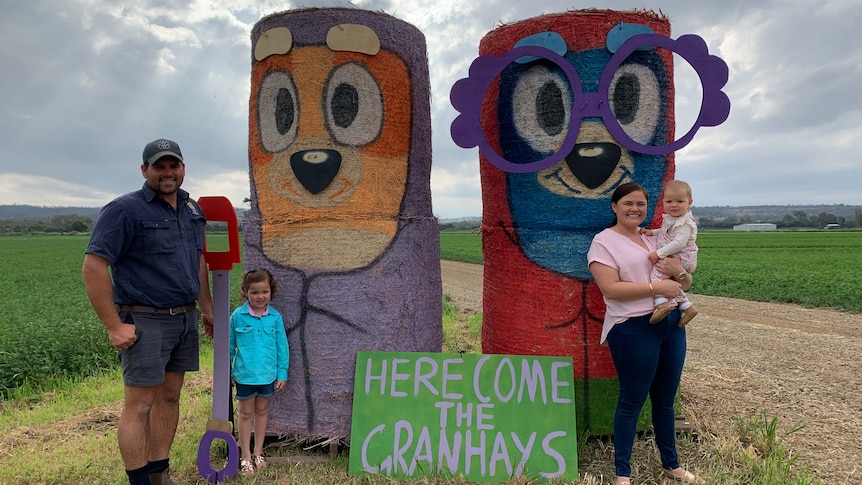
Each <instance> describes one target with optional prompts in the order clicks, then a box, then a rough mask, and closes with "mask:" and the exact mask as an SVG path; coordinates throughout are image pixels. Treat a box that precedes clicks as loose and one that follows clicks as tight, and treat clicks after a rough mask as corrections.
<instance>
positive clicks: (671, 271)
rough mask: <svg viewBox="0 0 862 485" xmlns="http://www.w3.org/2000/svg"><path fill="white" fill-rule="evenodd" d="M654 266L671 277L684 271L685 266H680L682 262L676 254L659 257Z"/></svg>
mask: <svg viewBox="0 0 862 485" xmlns="http://www.w3.org/2000/svg"><path fill="white" fill-rule="evenodd" d="M656 267H657V268H658V270H659V271H661V272H662V273H664V274H666V275H667V276H670V277H671V278H673V277H674V276H676V275H678V274H680V273H682V272H683V271H685V268H683V267H682V262H681V261H680V260H679V258H678V257H677V256H676V255H673V254H672V255H670V256H668V257H666V258H662V259H660V260H659V261H658V262H657V263H656Z"/></svg>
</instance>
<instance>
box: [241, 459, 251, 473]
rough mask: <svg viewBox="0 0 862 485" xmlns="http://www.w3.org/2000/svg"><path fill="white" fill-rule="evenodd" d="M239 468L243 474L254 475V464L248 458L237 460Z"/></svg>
mask: <svg viewBox="0 0 862 485" xmlns="http://www.w3.org/2000/svg"><path fill="white" fill-rule="evenodd" d="M252 459H253V458H252ZM239 469H240V471H241V472H242V474H243V475H246V476H248V475H254V465H253V464H252V463H251V462H250V461H248V460H241V461H240V462H239Z"/></svg>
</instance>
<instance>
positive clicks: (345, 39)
mask: <svg viewBox="0 0 862 485" xmlns="http://www.w3.org/2000/svg"><path fill="white" fill-rule="evenodd" d="M326 45H327V46H329V48H330V49H332V50H334V51H348V52H359V53H361V54H368V55H371V56H373V55H376V54H377V53H378V52H380V38H379V37H377V34H376V33H375V32H374V31H373V30H371V28H370V27H368V26H365V25H360V24H338V25H336V26H334V27H332V28H331V29H329V32H327V34H326Z"/></svg>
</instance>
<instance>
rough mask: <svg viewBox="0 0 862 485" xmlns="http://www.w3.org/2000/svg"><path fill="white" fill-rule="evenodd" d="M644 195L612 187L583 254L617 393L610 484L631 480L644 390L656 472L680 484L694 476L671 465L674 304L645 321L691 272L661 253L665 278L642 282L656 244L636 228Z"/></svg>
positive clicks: (680, 353)
mask: <svg viewBox="0 0 862 485" xmlns="http://www.w3.org/2000/svg"><path fill="white" fill-rule="evenodd" d="M648 198H649V194H647V191H646V190H645V189H644V188H643V187H641V186H640V185H638V184H636V183H627V184H623V185H620V186H619V187H617V189H616V190H615V191H614V193H613V195H612V196H611V209H612V210H613V212H614V216H615V217H614V222H613V223H612V224H611V226H610V227H609V228H607V229H605V230H603V231H602V232H600V233H598V234H596V236H595V238H593V243H592V245H591V246H590V250H589V252H588V253H587V261H588V263H589V268H590V272H591V273H592V274H593V278H595V280H596V284H597V285H598V286H599V289H600V290H601V291H602V295H604V300H605V305H606V307H607V309H606V313H605V320H604V326H603V327H602V337H601V342H602V344H606V345H608V346H609V347H610V351H611V357H612V358H613V360H614V365H615V366H616V368H617V375H618V377H619V383H620V397H619V400H618V401H617V409H616V413H615V415H614V465H615V468H616V484H617V485H630V484H631V478H630V477H631V464H630V461H631V453H632V446H633V445H634V439H635V433H636V431H637V419H638V416H639V415H640V412H641V408H642V407H643V405H644V403H645V402H646V398H647V395H649V397H650V399H651V401H652V422H653V428H654V429H655V440H656V444H657V446H658V449H659V453H660V454H661V463H662V473H663V474H664V475H665V476H666V477H668V478H673V479H677V480H680V481H682V482H683V483H697V482H698V480H697V478H696V477H695V476H694V475H693V474H691V473H690V472H688V471H686V470H685V469H683V468H682V467H681V466H680V465H679V461H678V458H677V451H676V434H675V430H674V408H673V404H674V398H675V397H676V392H677V389H678V388H679V381H680V377H681V376H682V365H683V363H684V361H685V350H686V341H685V327H678V326H677V323H678V322H679V319H680V312H679V310H678V309H674V311H672V312H671V313H670V314H669V315H667V316H666V317H664V318H663V319H661V320H660V321H659V322H658V323H657V324H656V325H650V323H649V320H650V316H651V314H652V312H653V310H654V305H653V299H654V298H655V297H656V296H658V295H663V296H665V297H666V298H669V299H670V298H673V297H674V296H676V294H677V292H678V291H679V290H680V289H682V290H688V289H689V287H690V286H691V275H690V274H688V273H687V272H686V271H685V270H684V269H683V267H682V264H681V263H680V260H679V259H678V258H675V257H667V258H664V259H662V260H661V261H659V262H658V264H657V266H658V269H659V271H661V272H662V273H664V274H666V275H668V276H670V277H671V278H670V279H666V280H662V281H658V282H654V283H650V270H651V268H652V263H651V262H650V260H649V257H648V256H649V254H650V253H651V252H653V251H655V250H656V243H655V240H654V239H653V238H652V237H649V236H646V235H643V234H641V230H640V225H641V224H642V223H643V222H644V219H645V218H646V214H647V201H648Z"/></svg>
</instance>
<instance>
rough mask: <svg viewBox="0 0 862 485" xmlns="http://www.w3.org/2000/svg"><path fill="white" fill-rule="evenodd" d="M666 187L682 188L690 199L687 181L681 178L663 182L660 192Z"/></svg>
mask: <svg viewBox="0 0 862 485" xmlns="http://www.w3.org/2000/svg"><path fill="white" fill-rule="evenodd" d="M668 189H671V190H673V189H677V190H684V191H685V193H686V194H688V198H689V199H691V198H692V197H691V185H688V182H683V181H682V180H669V181H668V183H666V184H664V189H662V194H664V192H666V191H667V190H668Z"/></svg>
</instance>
